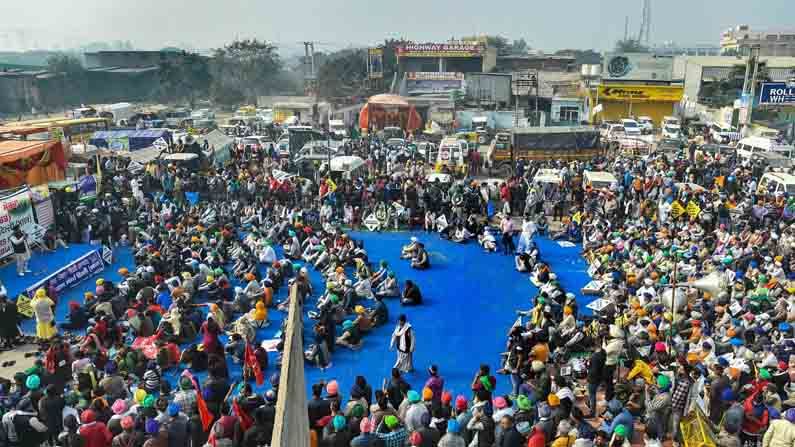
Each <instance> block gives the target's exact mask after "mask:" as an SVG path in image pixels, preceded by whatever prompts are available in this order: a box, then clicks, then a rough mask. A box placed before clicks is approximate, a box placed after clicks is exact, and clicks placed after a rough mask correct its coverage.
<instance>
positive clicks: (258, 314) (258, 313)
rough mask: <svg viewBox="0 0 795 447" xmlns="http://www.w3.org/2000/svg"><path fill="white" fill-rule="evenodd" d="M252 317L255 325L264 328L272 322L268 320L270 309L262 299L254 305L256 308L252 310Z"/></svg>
mask: <svg viewBox="0 0 795 447" xmlns="http://www.w3.org/2000/svg"><path fill="white" fill-rule="evenodd" d="M250 317H251V320H252V321H253V322H254V326H256V327H258V328H264V327H266V326H268V324H270V323H269V322H268V309H267V308H266V307H265V303H264V302H262V301H257V304H255V305H254V309H252V310H251V314H250Z"/></svg>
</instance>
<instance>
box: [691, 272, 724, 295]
mask: <svg viewBox="0 0 795 447" xmlns="http://www.w3.org/2000/svg"><path fill="white" fill-rule="evenodd" d="M692 286H693V287H694V288H696V289H698V290H701V291H703V292H707V293H709V294H710V295H712V296H713V297H715V298H717V297H718V294H719V293H721V292H723V291H724V290H725V289H726V280H725V279H723V275H721V274H720V273H718V272H712V273H710V274H709V275H707V276H705V277H703V278H701V279H699V280H698V281H696V282H694V283H693V284H692Z"/></svg>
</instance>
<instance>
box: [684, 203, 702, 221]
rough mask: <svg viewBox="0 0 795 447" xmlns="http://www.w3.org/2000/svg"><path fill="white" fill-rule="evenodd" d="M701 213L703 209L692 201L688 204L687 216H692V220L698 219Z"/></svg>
mask: <svg viewBox="0 0 795 447" xmlns="http://www.w3.org/2000/svg"><path fill="white" fill-rule="evenodd" d="M700 212H701V208H700V207H699V206H698V205H697V204H696V202H693V201H692V200H691V201H690V202H688V204H687V215H688V216H690V218H691V219H695V218H696V217H698V214H699V213H700Z"/></svg>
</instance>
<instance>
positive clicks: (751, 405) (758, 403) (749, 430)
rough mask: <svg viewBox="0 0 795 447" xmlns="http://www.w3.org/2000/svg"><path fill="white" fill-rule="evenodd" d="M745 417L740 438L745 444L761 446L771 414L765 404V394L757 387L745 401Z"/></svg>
mask: <svg viewBox="0 0 795 447" xmlns="http://www.w3.org/2000/svg"><path fill="white" fill-rule="evenodd" d="M743 408H744V409H745V417H743V425H742V431H741V432H740V440H741V441H742V442H743V445H745V446H761V445H762V435H763V434H764V433H765V430H767V424H768V422H769V419H770V414H769V413H768V411H767V406H766V405H765V400H764V395H763V394H762V392H761V390H760V389H759V388H757V390H756V391H754V392H753V393H752V394H751V395H750V396H748V398H747V399H745V402H744V403H743Z"/></svg>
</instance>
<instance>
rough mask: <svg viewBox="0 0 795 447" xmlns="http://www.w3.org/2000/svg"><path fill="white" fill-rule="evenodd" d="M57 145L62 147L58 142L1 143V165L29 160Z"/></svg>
mask: <svg viewBox="0 0 795 447" xmlns="http://www.w3.org/2000/svg"><path fill="white" fill-rule="evenodd" d="M56 144H57V145H58V146H60V142H58V141H18V140H7V141H0V163H12V162H15V161H17V160H19V159H20V158H29V157H31V156H33V155H36V154H38V153H40V152H43V151H45V150H47V149H51V148H54V147H55V145H56ZM64 166H65V163H64Z"/></svg>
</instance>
